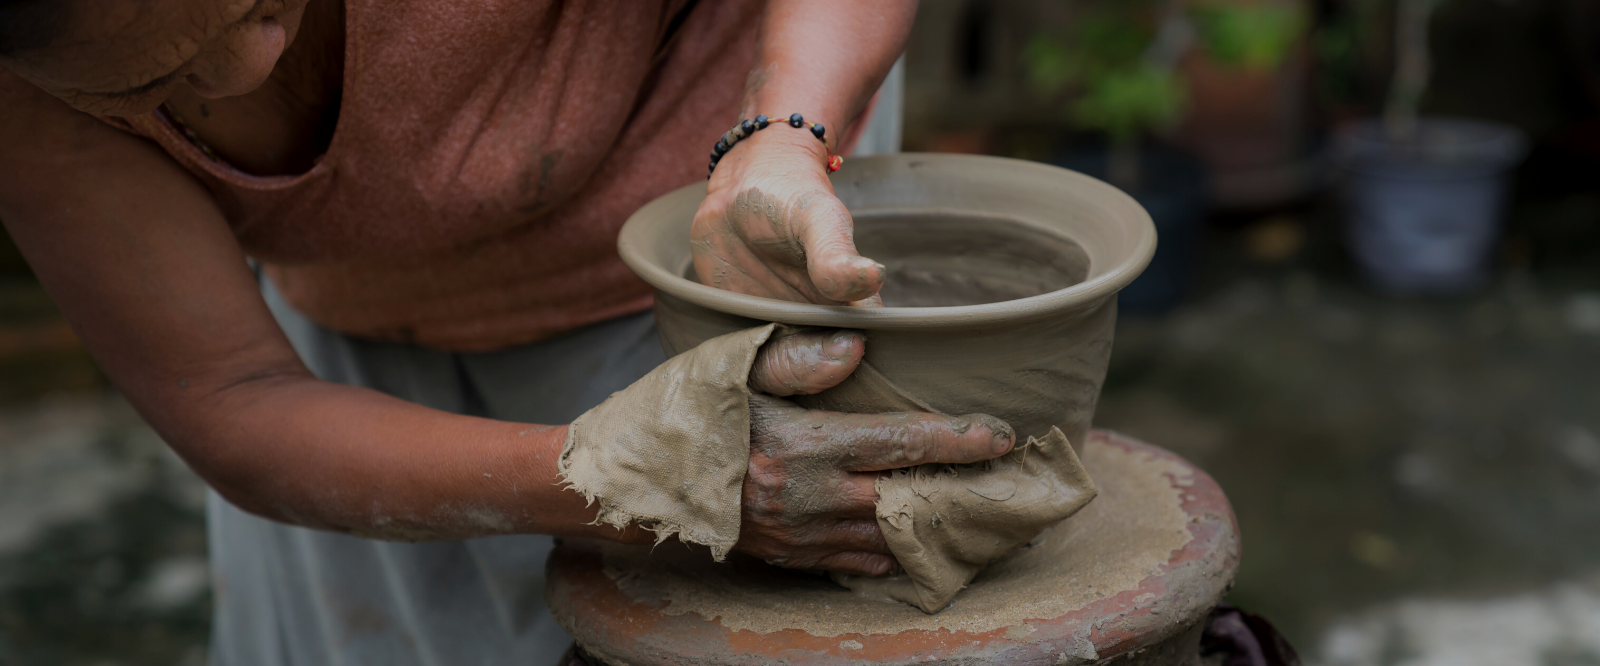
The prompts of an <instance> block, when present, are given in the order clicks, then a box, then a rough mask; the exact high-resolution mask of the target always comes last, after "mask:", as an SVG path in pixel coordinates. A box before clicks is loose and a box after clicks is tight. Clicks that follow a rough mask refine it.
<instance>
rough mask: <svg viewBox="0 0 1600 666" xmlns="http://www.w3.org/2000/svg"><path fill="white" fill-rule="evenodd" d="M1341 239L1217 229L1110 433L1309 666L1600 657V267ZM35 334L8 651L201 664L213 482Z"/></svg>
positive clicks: (1138, 326) (1110, 392)
mask: <svg viewBox="0 0 1600 666" xmlns="http://www.w3.org/2000/svg"><path fill="white" fill-rule="evenodd" d="M1320 225H1322V223H1320V222H1318V221H1317V220H1316V219H1314V218H1307V221H1306V222H1304V223H1302V221H1300V220H1297V219H1295V218H1293V217H1288V218H1283V219H1278V220H1271V221H1268V222H1266V223H1256V224H1253V225H1252V226H1250V227H1248V228H1246V229H1243V230H1239V231H1231V232H1228V231H1225V232H1218V233H1216V234H1214V236H1213V238H1212V240H1211V241H1209V243H1208V245H1207V246H1206V248H1205V249H1204V257H1205V258H1204V262H1203V265H1204V268H1203V274H1204V279H1203V280H1202V281H1201V282H1200V284H1199V286H1198V287H1197V290H1196V294H1195V295H1194V297H1193V298H1192V299H1191V301H1190V302H1189V303H1188V304H1186V305H1184V306H1182V307H1180V308H1179V309H1177V310H1176V311H1173V312H1170V313H1166V314H1162V315H1159V316H1146V317H1132V316H1128V317H1124V318H1123V320H1122V322H1121V324H1120V325H1119V331H1118V338H1117V342H1116V352H1115V353H1114V355H1113V360H1112V368H1111V372H1110V376H1109V378H1108V381H1107V385H1106V391H1105V394H1104V397H1103V399H1102V402H1101V407H1100V411H1099V414H1098V417H1097V421H1098V424H1099V425H1101V426H1103V427H1110V428H1115V429H1118V430H1121V431H1123V432H1126V433H1129V434H1133V435H1136V436H1139V437H1142V438H1145V439H1147V440H1149V441H1152V442H1155V443H1159V444H1162V445H1164V446H1167V447H1169V448H1171V449H1173V450H1175V451H1178V452H1179V453H1181V454H1183V455H1185V456H1187V457H1189V458H1190V459H1192V460H1194V461H1195V462H1197V463H1199V464H1200V465H1201V466H1202V467H1204V468H1205V469H1207V470H1209V471H1210V472H1211V474H1212V475H1213V476H1215V477H1216V478H1217V480H1218V481H1220V482H1221V484H1222V486H1223V488H1224V489H1226V491H1227V492H1228V493H1229V496H1230V497H1231V499H1232V500H1233V502H1234V505H1235V507H1236V509H1237V512H1238V515H1239V521H1240V526H1241V528H1242V530H1243V535H1244V543H1245V550H1244V561H1243V566H1242V568H1241V570H1240V573H1239V578H1238V583H1237V587H1236V588H1235V590H1234V592H1233V594H1232V600H1233V601H1234V602H1235V603H1237V604H1239V605H1241V606H1243V607H1245V608H1247V609H1250V610H1253V611H1255V612H1258V613H1261V614H1263V615H1265V616H1267V617H1268V618H1269V619H1271V620H1272V621H1274V622H1275V623H1276V624H1277V625H1278V626H1279V627H1280V628H1281V629H1282V630H1283V631H1284V632H1285V633H1286V634H1287V635H1288V636H1289V637H1290V638H1291V639H1292V641H1293V642H1294V644H1295V645H1296V646H1298V647H1299V649H1300V651H1301V652H1302V653H1303V654H1304V655H1305V656H1306V657H1307V658H1308V661H1309V662H1310V663H1313V664H1324V665H1326V666H1369V665H1370V666H1378V665H1398V664H1404V665H1408V666H1424V665H1427V666H1432V665H1434V664H1439V665H1444V664H1451V665H1456V664H1464V665H1473V664H1484V665H1486V666H1488V665H1494V666H1514V665H1521V664H1526V665H1528V666H1578V665H1586V666H1594V665H1600V283H1597V282H1596V280H1600V277H1597V276H1596V275H1593V273H1595V271H1592V270H1588V269H1586V268H1585V267H1583V266H1576V267H1575V269H1574V270H1569V271H1566V272H1564V273H1563V272H1561V271H1543V272H1539V273H1535V272H1531V271H1528V270H1524V269H1517V268H1511V269H1503V270H1502V271H1501V272H1500V275H1499V276H1498V277H1497V278H1496V281H1495V283H1494V284H1493V285H1492V286H1490V287H1488V288H1486V289H1484V290H1482V291H1480V292H1478V293H1475V294H1472V295H1469V296H1464V297H1456V298H1449V299H1437V298H1435V299H1422V298H1404V297H1395V296H1386V295H1382V294H1379V293H1377V292H1375V291H1374V290H1372V289H1370V288H1369V287H1367V286H1366V285H1365V284H1364V283H1363V282H1362V281H1361V280H1360V278H1359V277H1358V276H1357V275H1355V273H1354V271H1352V270H1351V269H1350V268H1349V266H1348V265H1347V261H1346V260H1341V259H1340V258H1339V257H1340V255H1339V251H1338V250H1337V243H1335V242H1332V241H1329V240H1327V239H1320V240H1319V239H1318V238H1316V236H1317V234H1316V233H1315V232H1314V230H1315V229H1317V228H1323V227H1322V226H1320ZM1307 228H1310V229H1313V232H1309V233H1308V232H1307V230H1306V229H1307ZM1307 237H1310V239H1309V240H1305V239H1306V238H1307ZM1285 239H1288V240H1287V241H1285ZM1286 243H1287V245H1286ZM1305 248H1309V249H1305ZM1319 248H1321V249H1319ZM19 289H20V287H19ZM11 302H18V301H17V300H16V299H12V301H11ZM28 326H32V328H29V329H28V330H30V331H35V333H29V334H28V335H30V336H33V337H28V338H27V339H25V340H22V342H17V341H16V340H13V341H12V342H13V343H14V344H18V345H21V344H31V345H34V346H35V348H38V349H45V350H51V349H54V350H56V351H53V352H49V353H52V354H56V355H57V356H56V358H57V360H56V361H53V362H52V363H53V364H54V365H51V366H50V367H53V368H59V372H60V373H62V376H63V377H65V379H62V380H60V382H59V383H62V384H64V385H66V386H68V387H79V388H78V389H76V390H71V391H67V392H65V393H61V392H58V393H56V394H54V396H53V397H48V398H42V399H41V398H38V397H28V398H15V397H14V398H12V400H11V402H10V403H9V406H6V407H0V664H19V665H32V664H68V665H78V664H81V665H85V666H88V665H95V666H109V665H112V664H124V665H143V664H152V665H153V664H200V663H203V658H204V649H203V646H204V643H205V636H206V630H207V616H208V612H209V610H208V594H207V593H208V591H209V590H208V586H207V581H206V577H205V560H204V557H205V543H204V523H203V513H202V509H201V497H202V487H201V485H200V484H199V482H198V481H197V480H196V479H195V478H194V477H193V476H192V475H190V474H189V473H188V472H187V471H186V469H185V468H184V467H183V466H182V464H181V462H179V461H178V460H177V459H176V458H175V457H173V456H172V455H171V454H170V453H169V452H167V451H166V449H165V448H164V447H163V446H162V445H161V443H160V441H159V440H158V439H157V438H156V437H155V436H154V435H153V433H151V432H150V431H149V430H148V429H147V428H145V427H144V426H143V425H141V424H140V422H139V420H138V418H137V416H136V415H134V414H133V413H132V412H131V410H129V409H128V408H127V406H126V405H125V403H123V402H122V401H121V400H120V399H118V398H116V397H115V396H113V395H107V394H104V393H97V392H94V391H85V390H83V389H82V387H84V386H93V385H94V380H93V377H92V376H90V375H85V374H84V370H83V362H82V359H81V358H80V357H79V356H77V355H75V353H74V352H72V351H71V349H70V335H68V336H67V338H65V340H66V341H65V342H63V341H62V340H58V339H57V338H59V337H60V335H59V334H58V333H51V332H50V331H51V330H53V329H49V328H48V324H40V325H37V326H35V325H33V324H28ZM37 331H44V332H43V333H39V332H37ZM51 336H55V337H51ZM13 337H15V336H13ZM18 339H21V338H18ZM4 340H5V338H3V336H0V342H3V341H4ZM30 341H31V342H30ZM41 353H44V352H41ZM47 356H48V354H47V355H46V357H47ZM34 357H35V358H45V357H39V356H37V355H35V356H34ZM0 367H5V368H6V381H7V382H11V381H12V378H13V377H23V376H24V375H23V373H22V372H21V371H20V370H17V368H18V367H20V366H16V365H4V366H0ZM30 367H31V366H30ZM29 372H32V373H34V374H29V375H27V377H32V378H33V379H28V380H27V381H33V382H35V383H36V384H40V385H49V384H50V382H49V381H46V380H44V379H39V377H41V376H45V375H40V374H38V373H39V372H45V371H44V370H38V369H33V370H30V371H29ZM46 374H47V373H46ZM91 375H92V373H91ZM32 395H35V396H36V395H37V392H34V393H33V394H32Z"/></svg>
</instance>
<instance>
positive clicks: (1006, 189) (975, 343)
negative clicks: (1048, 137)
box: [618, 153, 1156, 444]
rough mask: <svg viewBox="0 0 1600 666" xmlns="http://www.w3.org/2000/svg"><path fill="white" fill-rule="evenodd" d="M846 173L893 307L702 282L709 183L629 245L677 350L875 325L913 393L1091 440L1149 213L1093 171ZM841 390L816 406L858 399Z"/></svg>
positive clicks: (894, 371)
mask: <svg viewBox="0 0 1600 666" xmlns="http://www.w3.org/2000/svg"><path fill="white" fill-rule="evenodd" d="M832 181H833V186H834V189H835V191H836V192H837V194H838V196H839V198H840V199H841V200H842V201H843V202H844V203H845V205H846V206H847V207H849V209H850V211H851V214H852V215H853V216H854V218H855V224H856V241H857V245H858V247H859V248H860V250H861V252H862V253H863V254H864V255H865V256H868V257H872V258H873V259H876V260H878V261H880V262H882V263H884V264H885V265H886V266H888V268H889V279H888V282H887V284H886V285H885V287H884V290H883V297H884V301H885V303H886V305H887V307H883V308H856V307H843V306H823V305H812V304H807V303H793V302H788V301H779V300H774V299H768V298H760V297H754V296H747V295H743V294H736V293H732V292H728V291H723V290H720V289H716V288H713V287H710V286H707V285H703V284H700V283H699V282H697V281H695V280H694V279H693V270H692V268H691V265H690V247H689V227H690V224H691V222H692V219H693V216H694V213H695V210H696V208H697V207H698V206H699V204H700V201H701V200H702V199H703V197H704V193H705V186H704V185H699V184H697V185H692V186H689V187H685V188H682V189H679V190H677V191H674V192H672V193H670V194H667V195H666V196H663V197H661V198H659V199H657V200H655V201H653V202H651V203H650V204H649V205H647V206H645V207H644V208H641V209H640V210H639V211H638V212H637V213H635V214H634V215H633V217H632V218H630V219H629V220H628V222H627V224H626V225H625V226H624V227H623V229H622V233H621V237H620V240H619V241H618V249H619V250H620V252H621V253H622V258H623V260H624V261H625V262H627V264H628V266H629V267H630V268H632V269H633V270H634V272H636V273H638V274H639V276H640V277H642V278H644V279H645V281H647V282H649V283H650V284H651V285H652V286H654V287H655V288H656V322H657V325H658V326H659V328H660V333H661V338H662V343H663V345H664V346H665V347H666V349H667V353H669V354H677V353H679V352H682V351H684V350H687V349H690V348H692V347H694V346H695V345H698V344H699V343H701V342H703V341H705V340H708V339H710V338H713V337H716V336H718V335H722V334H725V333H729V332H732V331H736V330H740V329H744V328H749V327H751V326H757V325H760V324H762V323H764V322H779V323H785V324H793V325H799V326H822V327H832V328H848V329H858V330H863V331H865V332H866V335H867V352H866V363H867V364H868V365H870V366H871V367H872V368H874V369H876V371H877V372H878V373H881V375H882V377H883V378H886V379H887V380H888V382H890V383H891V384H892V385H893V387H895V388H897V389H898V390H899V391H902V392H903V393H904V394H905V395H904V396H902V397H909V398H911V399H913V401H915V402H920V403H922V404H924V405H926V406H929V407H931V408H933V409H936V410H939V411H942V412H946V413H950V414H963V413H974V412H981V413H986V414H991V415H993V416H996V417H999V418H1001V419H1004V420H1006V421H1007V422H1009V423H1010V424H1011V425H1012V426H1013V427H1014V428H1016V431H1017V434H1018V436H1019V440H1018V441H1022V438H1025V437H1027V436H1041V437H1042V436H1044V435H1046V434H1047V433H1048V432H1049V430H1050V427H1051V426H1056V427H1059V428H1061V430H1062V432H1064V433H1066V435H1067V437H1068V438H1069V439H1070V440H1071V441H1072V442H1073V443H1074V444H1077V443H1079V442H1082V441H1083V438H1084V437H1085V435H1086V433H1087V430H1088V427H1089V422H1090V419H1091V418H1092V416H1093V414H1094V407H1095V402H1096V400H1097V399H1098V397H1099V394H1100V385H1101V382H1102V381H1103V380H1104V378H1105V370H1106V362H1107V360H1108V358H1109V356H1110V354H1111V338H1112V331H1113V323H1114V322H1115V320H1116V294H1117V291H1118V290H1120V289H1121V288H1123V287H1124V286H1126V285H1127V284H1128V283H1129V282H1131V281H1132V280H1133V279H1134V278H1135V277H1137V276H1138V275H1139V273H1140V271H1142V270H1144V267H1145V265H1146V264H1147V263H1148V262H1149V261H1150V257H1151V255H1152V253H1153V252H1154V250H1155V244H1156V232H1155V227H1154V225H1153V224H1152V223H1151V220H1150V216H1149V215H1147V214H1146V213H1145V211H1144V209H1142V208H1140V207H1139V204H1138V203H1136V202H1135V201H1134V200H1133V199H1131V198H1129V197H1128V196H1127V195H1125V194H1123V193H1122V192H1120V191H1118V190H1117V189H1116V188H1114V187H1112V186H1110V185H1108V184H1106V183H1103V182H1100V181H1098V180H1095V179H1093V178H1089V177H1088V176H1084V175H1082V174H1079V173H1076V172H1072V171H1068V170H1066V169H1060V168H1056V167H1051V166H1046V165H1042V164H1036V163H1032V162H1023V161H1020V160H1010V159H1003V158H995V157H980V156H970V155H942V154H916V153H902V154H894V155H878V156H872V157H866V158H859V159H851V160H848V161H847V162H846V163H845V166H844V168H843V169H842V170H840V171H839V172H837V173H835V174H834V175H833V176H832ZM861 374H862V373H861V372H859V371H858V372H857V375H861ZM843 388H845V386H844V385H841V386H840V387H839V389H843ZM839 389H835V390H834V391H829V392H825V393H823V394H821V395H819V396H812V397H811V400H810V401H809V405H810V406H814V407H828V408H835V409H843V408H847V407H849V406H850V400H849V399H848V396H844V395H840V394H837V393H836V391H839ZM830 394H835V395H832V396H830ZM802 404H807V402H802ZM846 411H865V410H848V409H847V410H846Z"/></svg>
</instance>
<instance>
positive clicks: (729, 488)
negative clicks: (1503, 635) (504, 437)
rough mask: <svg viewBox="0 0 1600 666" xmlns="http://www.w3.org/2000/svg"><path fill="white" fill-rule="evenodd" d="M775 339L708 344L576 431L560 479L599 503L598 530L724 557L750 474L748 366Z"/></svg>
mask: <svg viewBox="0 0 1600 666" xmlns="http://www.w3.org/2000/svg"><path fill="white" fill-rule="evenodd" d="M772 330H773V326H771V325H768V326H762V327H759V328H752V329H749V330H745V331H739V332H737V333H730V334H728V335H724V336H722V337H719V338H716V339H713V340H708V341H706V342H705V344H702V345H700V346H699V347H696V348H695V349H694V350H692V351H690V352H688V353H684V354H679V355H677V356H674V357H672V358H671V359H668V360H667V362H666V363H663V364H661V366H660V367H658V368H656V369H655V370H652V371H651V372H650V374H648V375H645V376H644V377H643V378H641V379H640V380H639V381H637V382H634V383H633V385H631V386H629V387H628V388H627V389H625V390H623V391H619V392H617V393H613V394H612V395H611V397H610V398H608V399H607V400H606V401H605V402H603V403H601V404H600V406H599V407H596V408H594V409H591V410H589V411H588V412H585V413H584V414H583V416H580V417H578V419H577V420H576V421H573V422H572V426H571V427H570V428H569V429H568V430H567V441H566V444H565V445H564V446H563V448H562V450H561V460H560V462H558V463H557V470H558V471H559V472H560V473H561V478H562V479H563V480H565V481H566V482H567V483H568V484H569V485H570V486H571V487H572V488H573V489H574V490H577V491H578V492H579V493H582V494H583V496H584V498H585V499H587V500H589V501H590V502H595V501H598V502H599V503H600V513H599V515H598V517H596V519H595V520H596V522H598V523H604V524H608V525H612V526H614V527H617V528H623V527H626V526H628V524H629V523H638V524H639V525H640V526H642V527H645V528H647V529H650V530H652V531H654V532H655V533H656V537H657V540H658V543H659V542H660V541H662V540H665V539H667V538H668V537H671V536H673V535H677V536H678V538H680V539H682V540H684V541H686V542H689V543H697V544H701V545H704V546H707V547H709V548H711V553H712V556H713V557H714V558H716V559H717V560H718V561H721V560H722V558H724V557H726V556H727V554H728V550H729V549H731V548H733V545H734V544H735V543H737V542H738V541H739V516H740V504H739V491H740V488H741V487H742V486H743V484H744V475H745V471H746V469H747V468H748V467H749V465H750V402H749V401H750V389H749V387H748V385H747V382H748V379H749V376H750V366H751V365H752V364H753V363H755V358H756V352H757V351H759V350H760V349H761V345H762V343H765V342H766V341H767V338H768V337H769V336H771V335H772ZM662 405H672V408H671V409H663V408H662Z"/></svg>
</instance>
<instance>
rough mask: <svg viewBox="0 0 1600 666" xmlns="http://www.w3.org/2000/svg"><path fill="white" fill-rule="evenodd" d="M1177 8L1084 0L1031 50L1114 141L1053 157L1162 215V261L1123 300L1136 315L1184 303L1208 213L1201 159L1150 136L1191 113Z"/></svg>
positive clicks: (1073, 110) (1049, 83) (1043, 80)
mask: <svg viewBox="0 0 1600 666" xmlns="http://www.w3.org/2000/svg"><path fill="white" fill-rule="evenodd" d="M1175 8H1176V6H1175V5H1174V4H1172V3H1171V2H1163V1H1159V0H1077V1H1076V2H1073V3H1072V4H1071V6H1070V9H1071V10H1072V13H1071V15H1070V20H1069V23H1068V24H1067V26H1066V27H1065V28H1064V29H1063V28H1060V27H1057V28H1053V29H1051V28H1047V29H1044V30H1041V31H1040V32H1039V33H1038V34H1036V35H1034V37H1033V38H1032V39H1031V40H1030V41H1029V42H1028V44H1027V46H1026V47H1025V49H1024V64H1025V67H1026V71H1027V74H1028V78H1029V79H1030V81H1031V82H1032V84H1033V85H1034V87H1035V88H1036V89H1037V90H1039V91H1040V92H1041V93H1043V94H1044V95H1046V96H1047V98H1048V99H1051V100H1056V101H1060V103H1061V104H1062V107H1061V108H1062V115H1063V118H1064V120H1066V121H1067V122H1068V123H1069V124H1070V125H1072V126H1073V127H1076V128H1080V129H1085V130H1090V131H1094V132H1097V133H1099V134H1101V135H1103V136H1104V139H1105V146H1104V147H1103V148H1097V149H1091V150H1075V151H1068V152H1065V153H1064V154H1062V155H1060V156H1058V157H1057V158H1055V159H1053V160H1052V162H1053V163H1055V164H1056V165H1058V166H1063V167H1066V168H1069V169H1074V170H1076V171H1081V172H1083V173H1087V174H1089V175H1092V176H1096V177H1100V178H1103V179H1105V180H1106V181H1108V182H1110V183H1111V184H1113V185H1115V186H1117V187H1118V188H1120V189H1122V190H1123V191H1125V192H1127V193H1128V194H1130V195H1132V196H1133V197H1134V198H1135V199H1136V200H1138V201H1139V203H1140V204H1141V205H1142V206H1144V207H1145V210H1147V211H1148V212H1149V213H1150V216H1151V218H1152V219H1154V221H1155V224H1156V230H1157V233H1158V234H1160V246H1159V248H1158V249H1157V251H1156V255H1155V258H1154V259H1153V260H1152V262H1151V264H1150V267H1149V268H1148V269H1146V271H1145V273H1144V275H1142V276H1140V278H1139V279H1138V280H1137V281H1135V282H1134V283H1133V284H1132V285H1130V286H1129V287H1128V288H1126V289H1124V290H1123V292H1122V295H1121V297H1120V298H1119V303H1120V304H1121V305H1122V307H1123V308H1124V309H1125V310H1128V311H1132V312H1140V311H1143V312H1153V311H1161V310H1166V309H1169V308H1171V307H1173V306H1175V305H1177V304H1178V303H1179V302H1181V301H1182V299H1183V297H1184V296H1185V295H1186V294H1187V291H1188V285H1189V283H1190V282H1191V281H1192V280H1191V276H1192V274H1193V269H1194V264H1195V260H1196V254H1197V253H1196V250H1197V247H1198V238H1199V230H1200V227H1201V224H1202V219H1203V216H1204V212H1205V204H1206V197H1205V176H1204V171H1203V170H1202V169H1201V167H1200V166H1199V164H1198V162H1197V161H1195V160H1194V159H1192V158H1190V157H1188V156H1187V155H1185V154H1182V153H1179V152H1177V151H1174V150H1171V149H1165V148H1161V147H1157V146H1154V145H1152V144H1151V142H1150V141H1149V140H1148V139H1149V137H1150V135H1151V134H1152V133H1154V132H1157V131H1160V130H1165V129H1167V128H1170V127H1172V126H1173V125H1174V124H1175V123H1176V122H1177V121H1178V120H1179V119H1180V117H1181V113H1182V110H1183V105H1184V92H1183V88H1182V85H1181V83H1180V81H1179V79H1178V77H1177V76H1176V74H1175V73H1174V71H1173V65H1174V63H1175V62H1176V61H1177V58H1178V57H1179V56H1180V55H1181V52H1182V50H1183V49H1184V48H1185V44H1184V40H1183V39H1182V32H1181V31H1180V30H1174V29H1172V28H1173V26H1174V23H1173V20H1172V19H1173V17H1174V15H1175V13H1174V12H1175ZM1062 98H1064V101H1063V100H1062Z"/></svg>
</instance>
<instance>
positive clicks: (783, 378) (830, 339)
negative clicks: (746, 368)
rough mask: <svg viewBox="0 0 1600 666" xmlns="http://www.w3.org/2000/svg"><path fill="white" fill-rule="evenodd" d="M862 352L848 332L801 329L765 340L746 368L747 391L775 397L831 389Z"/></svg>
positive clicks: (862, 347) (862, 342) (858, 338)
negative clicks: (748, 383) (748, 379)
mask: <svg viewBox="0 0 1600 666" xmlns="http://www.w3.org/2000/svg"><path fill="white" fill-rule="evenodd" d="M865 351H866V344H865V340H863V339H862V337H861V334H860V333H855V332H852V331H838V330H825V331H805V332H802V333H796V334H794V335H790V336H786V337H782V338H777V339H773V340H768V341H767V343H766V344H765V345H762V347H761V352H760V353H759V354H757V355H756V362H755V365H754V366H752V367H751V368H750V390H752V391H755V392H757V393H765V394H767V395H773V396H778V397H784V396H791V395H810V394H813V393H821V392H822V391H826V390H828V389H830V388H832V387H833V386H834V385H836V384H838V383H839V382H842V381H844V378H845V377H849V376H850V373H852V372H855V370H856V366H858V365H860V364H861V355H862V354H863V353H864V352H865Z"/></svg>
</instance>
